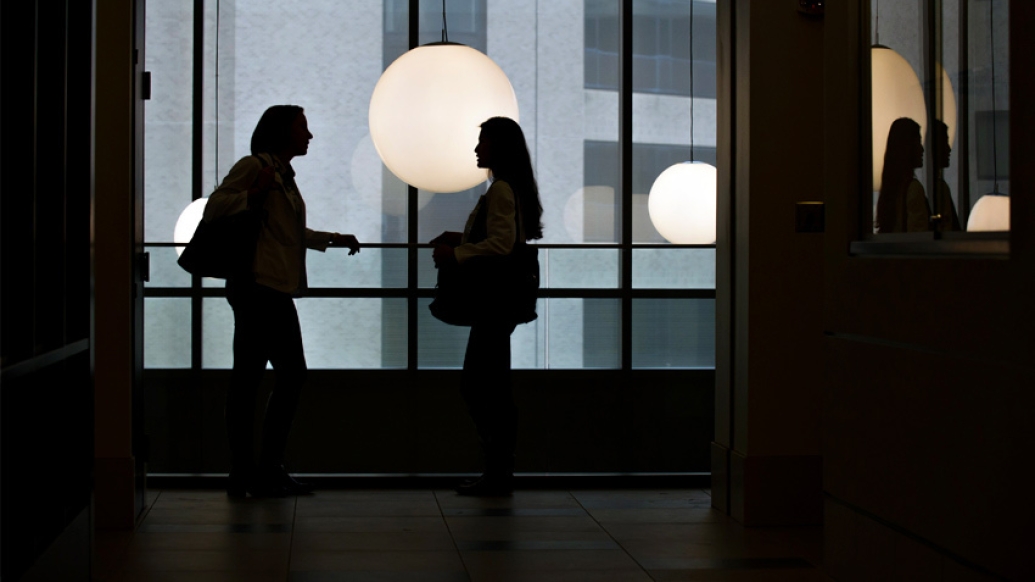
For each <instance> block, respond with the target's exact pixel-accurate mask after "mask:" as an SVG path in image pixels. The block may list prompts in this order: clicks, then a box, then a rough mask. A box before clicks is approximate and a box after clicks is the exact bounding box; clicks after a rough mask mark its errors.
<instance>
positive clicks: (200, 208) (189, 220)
mask: <svg viewBox="0 0 1035 582" xmlns="http://www.w3.org/2000/svg"><path fill="white" fill-rule="evenodd" d="M207 203H208V198H198V199H197V200H195V201H194V202H191V203H190V204H188V205H187V207H186V208H184V209H183V212H181V213H180V217H179V218H177V219H176V226H175V227H173V242H174V243H176V244H180V245H186V244H187V243H189V242H190V239H191V237H192V236H194V231H195V230H197V229H198V224H200V223H201V217H202V216H204V215H205V204H207ZM175 248H176V256H180V255H181V254H183V247H182V246H178V247H175Z"/></svg>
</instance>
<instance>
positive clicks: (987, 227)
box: [967, 194, 1010, 232]
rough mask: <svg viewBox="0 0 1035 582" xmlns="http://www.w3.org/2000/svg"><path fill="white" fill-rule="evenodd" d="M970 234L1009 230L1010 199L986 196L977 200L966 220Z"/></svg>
mask: <svg viewBox="0 0 1035 582" xmlns="http://www.w3.org/2000/svg"><path fill="white" fill-rule="evenodd" d="M967 230H968V231H970V232H982V231H1008V230H1010V197H1009V196H999V195H996V194H986V195H984V196H982V197H981V198H978V201H977V203H976V204H974V207H973V208H971V209H970V218H968V219H967Z"/></svg>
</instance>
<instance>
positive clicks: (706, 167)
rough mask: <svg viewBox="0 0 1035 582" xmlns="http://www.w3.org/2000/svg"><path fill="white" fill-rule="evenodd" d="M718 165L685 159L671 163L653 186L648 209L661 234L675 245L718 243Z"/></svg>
mask: <svg viewBox="0 0 1035 582" xmlns="http://www.w3.org/2000/svg"><path fill="white" fill-rule="evenodd" d="M717 177H718V172H717V171H716V169H715V166H712V165H711V164H706V163H704V162H683V163H681V164H676V165H674V166H669V167H668V168H667V169H666V170H665V171H664V172H662V173H661V175H660V176H658V178H657V179H656V180H654V184H653V185H652V186H651V187H650V194H649V195H648V197H647V212H648V214H650V221H651V223H653V224H654V228H656V229H657V230H658V233H660V234H661V236H663V237H665V240H667V241H668V242H670V243H673V244H711V243H713V242H715V208H716V202H715V201H716V180H717Z"/></svg>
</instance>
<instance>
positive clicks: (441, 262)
mask: <svg viewBox="0 0 1035 582" xmlns="http://www.w3.org/2000/svg"><path fill="white" fill-rule="evenodd" d="M431 258H432V259H434V260H435V268H436V269H441V268H442V267H444V266H446V265H450V264H453V263H456V255H455V254H453V247H451V246H449V245H447V244H439V245H436V246H435V251H434V252H433V253H432V254H431Z"/></svg>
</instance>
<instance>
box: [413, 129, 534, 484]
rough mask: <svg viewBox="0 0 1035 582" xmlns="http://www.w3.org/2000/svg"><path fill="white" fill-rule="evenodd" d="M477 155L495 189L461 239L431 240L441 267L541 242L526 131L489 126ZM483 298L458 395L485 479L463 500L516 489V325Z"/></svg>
mask: <svg viewBox="0 0 1035 582" xmlns="http://www.w3.org/2000/svg"><path fill="white" fill-rule="evenodd" d="M474 153H475V155H476V156H477V159H478V167H479V168H486V169H488V171H489V174H490V178H491V179H492V184H491V185H490V186H489V189H488V191H487V192H486V193H485V196H483V197H482V198H481V199H480V200H479V201H478V204H477V205H476V206H475V208H474V210H473V211H472V212H471V215H470V217H469V218H468V219H467V225H466V226H465V227H464V232H463V233H459V232H444V233H442V234H441V235H439V236H438V237H436V238H435V239H434V240H432V241H431V242H432V244H436V245H437V246H436V247H435V251H434V258H435V264H436V265H437V266H439V267H444V266H446V264H447V263H451V262H454V261H455V262H457V263H460V264H463V263H465V262H467V261H469V260H471V259H473V258H475V257H479V256H484V255H506V254H509V253H510V252H511V251H512V250H513V249H514V246H515V244H517V243H518V242H519V241H520V242H522V243H523V242H524V241H528V240H532V239H540V238H542V236H543V226H542V223H541V222H540V220H541V218H542V214H543V207H542V204H541V203H540V200H539V188H538V186H537V185H536V180H535V175H534V173H533V171H532V161H531V158H530V157H529V154H528V146H527V145H526V144H525V135H524V133H523V132H522V131H521V127H520V126H518V124H517V123H516V122H515V121H514V120H512V119H509V118H506V117H493V118H491V119H489V120H487V121H485V122H484V123H483V124H482V125H481V134H480V135H479V136H478V146H477V147H476V148H475V150H474ZM483 206H484V208H483ZM485 299H486V305H487V308H486V309H484V311H483V313H484V315H483V317H482V318H480V319H479V320H478V321H477V322H476V323H475V324H474V325H472V326H471V333H470V336H469V337H468V340H467V352H466V354H465V355H464V369H463V375H462V380H461V393H462V394H463V397H464V400H465V401H466V403H467V407H468V410H469V412H470V414H471V418H472V420H474V424H475V427H476V428H477V430H478V436H479V437H480V439H481V445H482V453H483V456H484V459H485V472H484V473H483V474H482V476H481V478H479V479H477V480H475V481H473V482H470V483H463V484H461V485H460V486H459V487H457V493H460V494H461V495H508V494H510V493H511V492H512V491H513V489H514V483H513V481H514V447H515V444H516V441H517V408H516V407H515V406H514V391H513V386H512V385H511V378H510V334H511V333H513V331H514V328H515V326H516V322H515V317H514V311H513V310H512V309H508V307H509V306H508V305H506V304H505V302H506V297H505V296H504V294H498V296H494V297H488V298H485ZM526 321H527V320H526Z"/></svg>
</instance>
